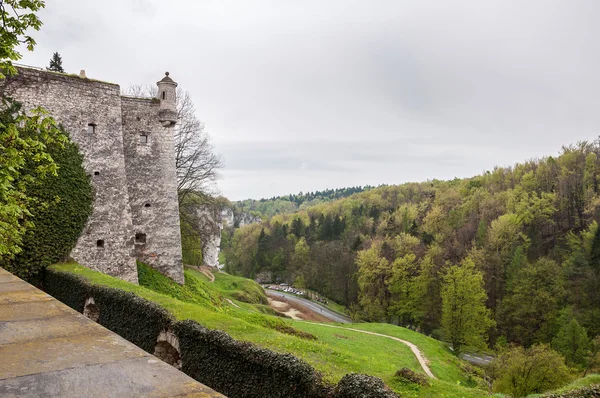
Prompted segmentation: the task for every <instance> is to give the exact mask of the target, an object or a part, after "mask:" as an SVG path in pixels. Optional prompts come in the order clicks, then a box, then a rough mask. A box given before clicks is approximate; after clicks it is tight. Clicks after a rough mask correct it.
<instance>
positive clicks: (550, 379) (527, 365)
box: [490, 345, 571, 398]
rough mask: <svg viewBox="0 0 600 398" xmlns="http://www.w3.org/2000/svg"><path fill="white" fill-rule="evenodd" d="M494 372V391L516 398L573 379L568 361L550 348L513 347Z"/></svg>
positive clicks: (500, 357) (501, 358)
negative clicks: (566, 362)
mask: <svg viewBox="0 0 600 398" xmlns="http://www.w3.org/2000/svg"><path fill="white" fill-rule="evenodd" d="M490 372H491V376H492V379H493V389H494V391H495V392H502V393H505V394H510V395H511V396H512V397H514V398H519V397H525V396H527V395H528V394H533V393H538V394H539V393H543V392H545V391H548V390H551V389H555V388H557V387H561V386H563V385H564V384H566V383H567V382H568V381H569V380H570V379H571V375H570V373H569V369H568V368H567V366H566V365H565V361H564V358H563V357H562V356H561V355H560V354H558V353H556V352H554V351H552V350H551V349H550V348H549V347H548V346H546V345H535V346H533V347H531V348H528V349H524V348H522V347H518V346H517V347H511V348H510V349H508V350H507V351H505V352H503V353H501V354H500V355H499V356H498V357H497V358H496V360H494V362H493V363H492V365H491V371H490Z"/></svg>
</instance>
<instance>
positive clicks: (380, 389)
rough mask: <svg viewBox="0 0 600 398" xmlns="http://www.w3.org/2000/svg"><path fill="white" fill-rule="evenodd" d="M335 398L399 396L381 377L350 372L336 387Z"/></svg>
mask: <svg viewBox="0 0 600 398" xmlns="http://www.w3.org/2000/svg"><path fill="white" fill-rule="evenodd" d="M334 396H335V398H398V395H397V394H396V393H394V392H392V391H390V390H389V389H388V388H387V387H386V386H385V384H384V383H383V381H382V380H381V379H380V378H377V377H373V376H369V375H363V374H358V373H350V374H347V375H346V376H344V377H342V380H340V382H339V383H338V385H337V386H336V388H335V395H334Z"/></svg>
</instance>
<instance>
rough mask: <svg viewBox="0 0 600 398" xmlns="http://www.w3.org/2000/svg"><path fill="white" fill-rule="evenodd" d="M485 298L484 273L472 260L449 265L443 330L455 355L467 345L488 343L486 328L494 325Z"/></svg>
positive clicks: (478, 346) (443, 304)
mask: <svg viewBox="0 0 600 398" xmlns="http://www.w3.org/2000/svg"><path fill="white" fill-rule="evenodd" d="M486 300H487V295H486V294H485V290H484V288H483V275H482V274H481V272H479V271H477V270H476V269H475V264H474V263H473V261H472V260H470V259H467V260H465V261H463V263H462V264H461V265H453V266H451V267H450V268H449V269H448V271H447V272H446V275H445V276H444V286H443V287H442V330H443V332H444V334H445V335H446V338H447V339H448V340H450V342H451V343H452V347H453V349H454V353H455V354H456V355H459V354H460V353H461V350H462V348H463V347H464V346H470V347H477V348H485V347H486V343H485V335H486V332H487V331H488V330H489V329H490V328H491V327H492V326H494V321H493V320H492V319H490V311H489V310H488V309H487V308H486V307H485V301H486Z"/></svg>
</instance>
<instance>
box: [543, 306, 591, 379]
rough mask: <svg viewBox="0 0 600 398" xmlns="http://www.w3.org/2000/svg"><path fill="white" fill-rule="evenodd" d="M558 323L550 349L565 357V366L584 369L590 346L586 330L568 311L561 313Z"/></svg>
mask: <svg viewBox="0 0 600 398" xmlns="http://www.w3.org/2000/svg"><path fill="white" fill-rule="evenodd" d="M559 323H560V324H561V326H560V329H559V330H558V333H557V334H556V336H555V337H554V339H553V340H552V348H554V349H555V350H556V351H557V352H559V353H560V354H562V355H563V356H564V357H565V360H566V361H567V365H569V366H578V367H581V368H583V367H585V365H586V359H587V358H586V356H587V353H588V347H589V344H590V342H589V340H588V336H587V332H586V330H585V329H584V328H583V327H581V325H580V324H579V322H577V319H575V317H574V316H573V313H572V311H571V310H570V309H565V310H564V311H563V314H562V315H561V317H560V320H559Z"/></svg>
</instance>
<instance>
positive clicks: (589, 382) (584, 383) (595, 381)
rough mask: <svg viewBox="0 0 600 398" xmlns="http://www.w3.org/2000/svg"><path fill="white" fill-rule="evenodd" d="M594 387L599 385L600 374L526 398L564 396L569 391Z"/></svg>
mask: <svg viewBox="0 0 600 398" xmlns="http://www.w3.org/2000/svg"><path fill="white" fill-rule="evenodd" d="M594 385H596V386H597V385H600V374H591V375H587V376H586V377H582V378H581V379H577V380H575V381H573V382H572V383H569V384H567V385H566V386H564V387H562V388H559V389H558V390H554V391H550V392H548V393H545V394H532V395H528V398H534V397H545V396H547V395H550V394H564V393H567V392H570V391H574V390H578V389H580V388H583V387H590V386H594Z"/></svg>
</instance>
